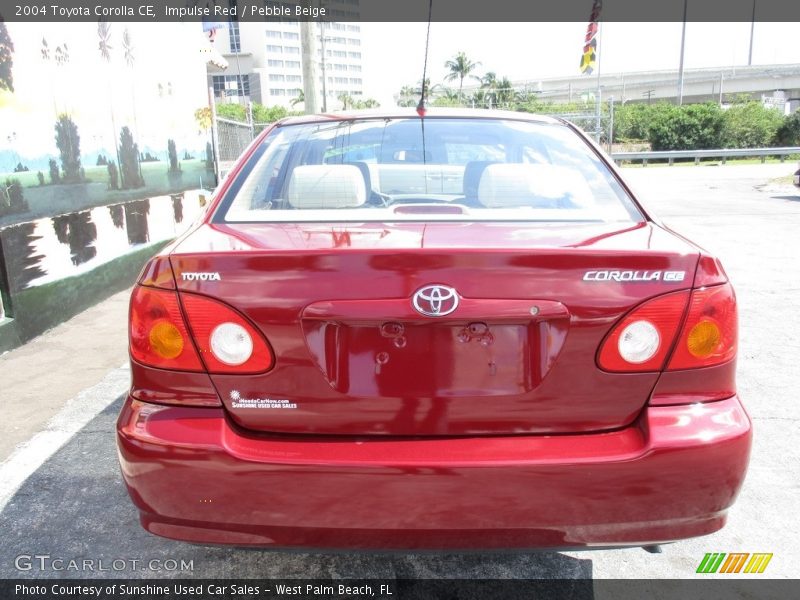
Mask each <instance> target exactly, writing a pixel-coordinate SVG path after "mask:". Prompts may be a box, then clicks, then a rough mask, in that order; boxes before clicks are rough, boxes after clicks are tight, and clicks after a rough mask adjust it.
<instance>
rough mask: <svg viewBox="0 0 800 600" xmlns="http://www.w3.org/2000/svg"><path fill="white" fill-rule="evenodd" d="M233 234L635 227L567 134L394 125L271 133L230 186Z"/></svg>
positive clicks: (543, 126) (594, 160) (225, 210)
mask: <svg viewBox="0 0 800 600" xmlns="http://www.w3.org/2000/svg"><path fill="white" fill-rule="evenodd" d="M220 218H221V219H222V220H224V221H227V222H310V221H318V222H319V221H322V222H370V221H383V222H396V221H407V220H408V221H603V222H606V221H640V220H641V218H642V217H641V215H640V214H639V212H638V211H637V210H636V208H635V205H634V204H633V202H632V201H631V199H630V198H629V197H628V196H627V194H626V193H625V191H624V189H623V188H622V187H621V186H620V184H619V182H618V181H617V180H616V179H615V178H614V176H613V175H612V174H611V172H610V171H609V170H608V168H607V167H606V165H605V164H604V163H603V162H602V161H601V160H600V159H599V158H598V156H597V155H596V154H595V153H594V152H593V151H592V149H591V148H590V147H589V145H588V144H587V143H586V142H585V141H584V140H583V139H581V138H580V137H579V136H578V135H577V134H576V133H575V132H573V131H572V130H571V129H570V128H568V127H566V126H565V125H561V124H551V123H538V122H527V121H514V120H501V119H475V118H472V119H454V118H425V119H419V118H397V119H364V120H352V121H336V122H322V123H311V124H299V125H286V126H280V127H277V128H275V129H274V130H273V131H272V132H271V133H270V134H269V135H268V136H267V137H266V138H265V139H264V141H263V143H262V144H261V145H260V146H259V148H257V149H256V152H255V153H254V154H253V155H252V157H251V159H250V160H249V161H248V164H247V165H246V166H245V168H244V169H243V170H242V171H241V172H240V174H239V175H238V176H237V178H236V180H235V181H234V182H233V184H232V186H231V188H230V189H229V192H228V193H227V194H226V198H225V200H224V201H223V203H222V206H221V210H220V211H219V212H218V213H217V219H220Z"/></svg>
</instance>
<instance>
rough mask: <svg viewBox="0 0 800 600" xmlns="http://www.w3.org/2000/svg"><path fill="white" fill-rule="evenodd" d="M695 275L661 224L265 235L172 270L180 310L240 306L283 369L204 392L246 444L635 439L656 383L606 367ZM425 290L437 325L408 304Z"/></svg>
mask: <svg viewBox="0 0 800 600" xmlns="http://www.w3.org/2000/svg"><path fill="white" fill-rule="evenodd" d="M697 257H698V254H697V250H696V249H695V248H694V247H692V246H690V245H689V244H688V243H687V242H685V241H683V240H681V239H679V238H677V237H676V236H674V235H672V234H670V233H669V232H667V231H665V230H663V229H661V228H659V227H658V226H656V225H653V224H651V223H639V224H631V223H624V224H620V223H535V224H533V223H528V224H520V223H396V224H370V223H365V224H337V225H324V224H311V223H306V224H291V225H290V224H264V223H259V224H235V225H205V226H202V227H200V228H199V229H198V230H197V231H196V232H195V233H194V234H192V235H191V236H189V237H188V238H187V239H186V240H184V241H183V242H182V243H181V244H180V245H179V246H178V247H177V249H176V251H175V252H174V253H173V254H172V256H171V261H172V265H173V269H174V272H175V275H176V279H177V282H178V287H179V290H180V291H181V292H182V293H200V294H205V295H209V296H212V297H215V298H218V299H220V300H223V301H225V302H226V303H228V304H230V305H231V306H233V307H234V308H236V309H237V310H239V311H241V312H242V313H243V314H244V315H245V316H247V317H248V318H249V319H250V320H251V321H252V322H253V323H254V324H255V325H256V326H257V327H258V328H259V329H260V330H261V331H262V332H263V333H264V335H265V336H266V338H267V339H268V340H269V342H270V344H271V346H272V348H273V350H274V352H275V356H276V363H275V367H274V368H273V369H272V370H271V371H269V372H267V373H263V374H258V375H221V374H212V376H211V377H212V380H213V382H214V385H215V386H216V388H217V390H218V392H219V394H220V396H221V398H222V401H223V403H224V404H225V406H226V408H227V410H228V411H229V414H230V416H231V418H232V419H233V421H235V422H236V423H237V424H238V425H240V426H241V427H243V428H246V429H250V430H254V431H268V432H280V433H315V434H340V435H397V436H439V435H492V434H513V433H533V432H536V433H567V432H570V433H574V432H590V431H600V430H609V429H614V428H618V427H621V426H624V425H625V424H627V423H630V422H631V421H632V420H633V419H634V418H635V416H636V415H637V414H638V413H639V412H640V411H641V409H642V407H643V406H644V404H645V403H646V402H647V400H648V397H649V395H650V392H651V390H652V388H653V386H654V384H655V382H656V379H657V373H636V374H617V373H607V372H604V371H602V370H600V369H599V368H598V367H597V365H596V360H595V356H596V352H597V349H598V347H599V346H600V344H601V342H602V340H603V338H604V336H605V335H606V334H607V332H608V331H609V329H610V328H611V326H612V325H613V323H614V322H615V321H616V320H617V319H619V317H621V316H622V315H623V314H625V313H626V312H627V311H628V310H630V309H631V308H633V307H634V306H636V305H637V304H639V303H641V302H642V301H644V300H646V299H647V298H650V297H652V296H655V295H658V294H662V293H668V292H671V291H675V290H679V289H685V288H688V287H689V286H690V285H691V281H692V276H693V274H694V269H695V266H696V262H697ZM203 273H217V274H219V277H211V276H209V277H206V278H205V279H204V278H202V277H198V276H197V274H203ZM187 274H191V275H190V276H187ZM426 289H427V292H425V290H426ZM433 289H438V290H439V291H438V292H436V293H433V296H435V298H434V300H435V299H437V298H438V300H439V301H440V303H441V306H440V310H439V314H434V315H433V316H430V315H426V314H423V313H421V312H420V310H419V308H420V307H419V306H415V294H417V293H418V292H420V291H421V290H422V293H423V296H425V294H426V293H427V295H428V296H430V295H431V293H432V290H433ZM449 290H452V291H453V293H454V294H455V300H453V298H450V297H448V298H445V299H442V294H444V295H447V294H448V293H449ZM437 294H439V295H438V296H437ZM417 299H418V300H419V295H418V294H417ZM452 301H457V303H458V305H457V307H455V308H454V309H453V310H452V312H450V308H452V307H451V305H450V304H449V303H450V302H452ZM421 302H422V303H423V304H425V306H427V308H428V309H430V308H431V307H430V300H425V298H424V297H423V299H422V300H421ZM426 303H427V304H426ZM428 312H430V310H428ZM445 312H447V313H448V314H444V313H445ZM253 401H256V402H253Z"/></svg>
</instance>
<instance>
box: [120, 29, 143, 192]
mask: <svg viewBox="0 0 800 600" xmlns="http://www.w3.org/2000/svg"><path fill="white" fill-rule="evenodd" d="M122 49H123V50H124V51H125V63H126V64H127V65H128V68H129V69H130V70H131V76H130V82H131V111H132V112H133V133H134V135H135V136H136V137H137V138H138V137H139V121H138V119H137V118H136V78H135V77H134V76H133V65H134V64H135V63H136V57H134V55H133V39H132V38H131V33H130V31H128V28H127V27H126V28H125V30H124V31H123V32H122ZM139 177H142V165H141V164H140V165H139Z"/></svg>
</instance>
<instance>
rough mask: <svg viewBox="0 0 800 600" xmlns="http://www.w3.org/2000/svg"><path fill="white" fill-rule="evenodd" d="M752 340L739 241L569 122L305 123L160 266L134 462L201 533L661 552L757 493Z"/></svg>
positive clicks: (139, 479) (259, 147) (256, 153)
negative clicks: (711, 246)
mask: <svg viewBox="0 0 800 600" xmlns="http://www.w3.org/2000/svg"><path fill="white" fill-rule="evenodd" d="M736 351H737V311H736V298H735V295H734V291H733V288H732V287H731V284H730V282H729V281H728V277H727V276H726V274H725V271H724V270H723V268H722V266H721V265H720V262H719V261H718V260H717V259H716V258H714V257H713V256H710V255H709V254H708V253H707V252H705V251H704V250H703V249H702V248H701V247H699V246H697V245H695V244H694V243H692V242H690V241H688V240H686V239H685V238H683V237H681V236H680V235H678V234H676V233H674V232H672V231H670V230H669V229H667V228H666V227H665V226H663V225H662V224H660V223H659V222H658V221H657V220H656V219H655V218H654V217H652V216H651V215H650V214H648V212H647V210H646V209H645V208H644V207H643V206H642V205H641V204H640V203H639V201H638V200H637V198H636V197H635V195H634V194H633V193H632V192H631V190H630V189H629V188H628V186H627V185H626V184H625V182H624V180H623V179H622V177H621V176H620V174H619V172H618V171H617V169H616V167H615V166H614V164H613V163H612V162H610V160H609V159H608V157H607V156H605V155H604V154H603V152H602V151H601V150H600V149H599V148H598V147H597V146H596V145H595V144H594V143H593V142H592V141H590V140H589V139H588V138H587V137H586V136H585V135H584V134H583V133H582V132H581V131H579V130H577V129H576V128H575V127H573V126H572V125H570V124H569V123H567V122H564V121H560V120H556V119H552V118H546V117H539V116H533V115H527V114H523V113H510V112H508V113H507V112H501V111H488V112H487V111H483V112H482V111H478V112H475V111H458V112H445V111H437V110H434V109H431V110H429V111H427V112H425V111H421V114H418V113H416V112H413V111H412V112H405V111H403V110H402V109H399V110H398V111H397V112H381V113H356V114H347V113H344V114H335V115H322V116H307V117H295V118H290V119H286V120H283V121H281V122H279V123H277V124H275V125H274V126H273V127H271V128H270V129H269V130H267V131H265V132H264V133H263V134H262V135H261V136H260V137H259V138H258V139H257V140H256V141H255V142H254V143H253V144H252V145H251V146H250V148H249V149H248V150H247V151H246V152H245V154H244V155H243V156H242V158H241V159H240V160H239V162H238V164H237V166H236V167H235V168H234V169H233V170H232V171H231V173H230V174H229V175H228V177H227V178H226V180H225V181H224V182H223V183H222V185H221V186H220V187H219V188H218V191H217V192H216V194H215V196H214V198H213V200H212V202H211V204H210V207H209V210H208V212H207V214H206V216H205V217H204V219H203V220H202V222H200V223H198V224H197V225H195V226H194V227H193V228H192V229H191V230H190V231H189V232H188V233H186V234H185V235H183V236H182V237H181V238H179V239H178V240H176V241H175V242H174V243H173V244H171V245H170V246H169V247H168V248H166V249H165V250H163V251H162V252H161V253H160V254H159V255H158V256H156V257H155V258H153V259H152V260H151V261H150V262H149V263H148V264H147V266H146V267H145V268H144V270H143V272H142V274H141V277H140V278H139V281H138V283H137V285H136V286H135V288H134V290H133V294H132V298H131V304H130V358H131V368H132V386H131V389H130V393H129V395H128V398H127V400H126V402H125V404H124V407H123V409H122V412H121V414H120V416H119V421H118V425H117V434H118V447H119V458H120V463H121V467H122V473H123V476H124V480H125V483H126V484H127V487H128V490H129V492H130V496H131V498H132V500H133V502H134V504H135V505H136V507H137V508H138V510H139V511H140V514H141V523H142V525H143V526H144V528H145V529H146V530H147V531H150V532H152V533H154V534H157V535H160V536H165V537H168V538H173V539H177V540H185V541H189V542H196V543H203V544H236V545H260V546H269V547H290V548H298V547H306V548H339V549H393V550H417V549H525V548H544V547H553V548H581V547H584V548H586V547H609V546H613V547H617V546H619V547H622V546H652V545H655V544H659V543H662V542H670V541H675V540H679V539H683V538H688V537H692V536H699V535H704V534H709V533H711V532H714V531H717V530H718V529H720V528H721V527H723V525H724V524H725V521H726V515H727V512H728V510H729V508H730V507H731V505H732V503H733V502H734V500H735V498H736V496H737V493H738V492H739V489H740V487H741V485H742V481H743V479H744V477H745V471H746V469H747V463H748V458H749V453H750V444H751V424H750V420H749V418H748V415H747V413H746V412H745V409H744V408H743V407H742V404H741V402H740V400H739V397H738V396H737V393H736V384H735V370H736Z"/></svg>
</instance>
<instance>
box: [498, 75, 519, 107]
mask: <svg viewBox="0 0 800 600" xmlns="http://www.w3.org/2000/svg"><path fill="white" fill-rule="evenodd" d="M514 98H515V92H514V85H513V84H512V83H511V80H510V79H509V78H508V77H503V78H502V79H501V80H500V81H499V82H498V83H497V104H504V105H508V104H511V103H512V102H514Z"/></svg>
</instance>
